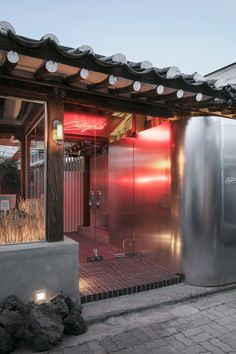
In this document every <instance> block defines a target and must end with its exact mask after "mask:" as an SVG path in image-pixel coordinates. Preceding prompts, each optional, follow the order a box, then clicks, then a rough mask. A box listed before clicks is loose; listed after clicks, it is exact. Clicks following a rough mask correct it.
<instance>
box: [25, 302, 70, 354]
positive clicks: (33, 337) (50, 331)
mask: <svg viewBox="0 0 236 354" xmlns="http://www.w3.org/2000/svg"><path fill="white" fill-rule="evenodd" d="M28 316H29V323H30V328H31V334H29V336H28V339H29V341H30V343H31V345H32V346H33V348H34V350H35V351H38V352H39V351H46V350H49V349H51V348H52V347H53V346H54V345H55V344H57V343H58V342H59V341H61V339H62V337H63V333H64V326H63V324H62V317H61V315H59V314H57V313H55V311H54V307H53V305H51V304H50V303H46V304H41V305H37V304H33V303H32V304H31V306H30V310H29V315H28Z"/></svg>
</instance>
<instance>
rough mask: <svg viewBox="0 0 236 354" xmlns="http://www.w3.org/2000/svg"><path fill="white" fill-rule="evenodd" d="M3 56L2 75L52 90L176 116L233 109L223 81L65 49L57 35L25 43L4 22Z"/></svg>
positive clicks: (0, 30) (0, 40)
mask: <svg viewBox="0 0 236 354" xmlns="http://www.w3.org/2000/svg"><path fill="white" fill-rule="evenodd" d="M9 52H11V54H9ZM0 53H2V59H1V60H0V63H1V66H0V72H1V73H2V74H3V75H4V74H9V73H10V74H11V75H12V76H14V77H25V78H27V79H33V80H36V81H38V82H42V81H44V82H45V81H46V82H49V83H50V84H51V85H56V84H58V83H60V84H63V85H65V87H70V88H72V89H81V88H82V89H88V90H90V91H93V92H99V93H102V94H106V95H109V96H116V97H117V96H118V97H126V98H129V99H131V100H137V101H140V102H145V103H147V104H150V103H152V104H158V105H167V106H169V107H171V108H172V109H173V111H174V110H175V109H183V111H184V110H185V108H186V109H187V110H188V109H189V110H190V111H194V110H196V111H199V109H205V110H206V109H208V110H209V108H211V107H213V108H214V109H216V108H217V109H218V108H219V110H222V111H223V110H225V109H227V111H230V110H231V111H232V112H233V111H234V109H235V107H234V105H235V104H236V98H235V93H234V88H232V87H231V86H230V85H226V84H225V83H223V85H224V86H222V80H212V79H211V80H207V79H206V78H205V77H204V76H202V75H200V74H198V73H197V72H195V73H193V74H190V75H187V74H183V73H182V72H181V71H180V70H179V69H178V68H177V67H166V68H158V67H154V66H152V64H151V63H150V62H149V61H146V60H145V61H142V62H137V63H136V62H132V61H129V60H127V59H126V57H125V55H123V54H120V53H119V54H114V55H110V56H103V55H100V54H96V53H94V51H93V49H92V48H91V47H90V46H88V45H82V46H80V47H78V48H69V47H65V46H62V45H60V44H59V40H58V38H57V37H56V36H55V35H53V34H47V35H45V36H43V37H42V38H41V39H40V40H34V39H30V38H26V37H23V36H20V35H17V34H16V33H15V30H14V28H13V27H12V26H11V25H10V24H9V23H6V22H0ZM7 55H8V56H7ZM14 55H15V57H14ZM11 56H12V57H11ZM8 57H9V58H8ZM30 58H31V60H29V59H30ZM33 58H34V60H33ZM9 59H10V60H9ZM9 61H10V64H12V65H9ZM11 62H13V63H11ZM14 62H15V63H14ZM14 64H15V65H14ZM9 67H10V70H9Z"/></svg>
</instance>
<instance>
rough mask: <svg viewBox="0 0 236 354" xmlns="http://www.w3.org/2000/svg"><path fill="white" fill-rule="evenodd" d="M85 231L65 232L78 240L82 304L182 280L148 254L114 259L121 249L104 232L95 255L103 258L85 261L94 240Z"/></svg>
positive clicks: (90, 252) (89, 254) (90, 251)
mask: <svg viewBox="0 0 236 354" xmlns="http://www.w3.org/2000/svg"><path fill="white" fill-rule="evenodd" d="M84 229H85V228H84ZM85 231H86V232H87V235H84V234H81V233H70V234H67V236H69V237H71V238H73V239H74V240H75V241H77V242H79V259H80V296H81V302H82V303H88V302H92V301H98V300H105V299H108V298H112V297H116V296H122V295H127V294H133V293H138V292H141V291H147V290H152V289H156V288H160V287H163V286H169V285H173V284H177V283H180V282H181V281H182V279H183V278H182V277H180V276H177V275H176V274H175V273H170V272H168V271H166V270H164V269H163V268H161V267H159V266H158V265H157V264H156V263H155V262H154V261H153V260H151V259H150V258H149V257H148V255H143V256H132V257H125V258H115V257H114V255H115V254H117V253H121V252H123V251H122V250H120V249H118V248H117V247H114V246H113V245H110V244H108V243H107V242H104V240H105V238H106V235H101V236H102V237H101V238H100V239H98V240H97V248H98V254H99V255H102V256H103V257H104V260H103V261H99V262H87V258H88V257H89V256H91V255H92V250H93V248H94V239H93V238H92V237H89V228H88V230H85ZM85 231H84V232H85ZM99 232H101V231H99Z"/></svg>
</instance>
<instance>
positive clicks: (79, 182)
mask: <svg viewBox="0 0 236 354" xmlns="http://www.w3.org/2000/svg"><path fill="white" fill-rule="evenodd" d="M234 92H235V91H234V87H233V86H230V85H223V86H222V84H221V81H220V80H218V79H214V78H213V79H212V78H209V79H206V78H205V77H203V76H201V75H199V74H198V73H194V74H192V75H185V74H183V73H181V72H180V71H179V69H178V68H176V67H168V68H161V69H160V68H156V67H153V66H152V64H151V63H150V62H148V61H143V62H139V63H134V62H129V61H127V59H126V57H125V56H124V55H122V54H115V55H111V56H102V55H98V54H95V53H94V52H93V50H92V48H91V47H89V46H87V45H84V46H81V47H79V48H76V49H72V48H67V47H64V46H61V45H60V44H59V41H58V39H57V37H56V36H54V35H51V34H50V35H46V36H44V37H43V38H42V39H41V40H33V39H29V38H25V37H22V36H20V35H17V34H15V30H14V28H13V27H12V26H11V25H10V24H9V23H7V22H1V23H0V243H1V246H0V260H1V269H0V281H1V284H2V285H3V288H2V289H4V290H3V291H2V292H1V296H2V297H4V296H6V295H9V294H10V293H15V294H17V295H20V296H22V297H23V298H25V299H32V298H33V297H34V296H35V294H36V295H37V294H39V293H40V296H47V297H50V296H52V295H54V294H55V293H57V292H58V291H60V290H63V291H64V292H66V293H67V294H69V295H73V296H76V295H78V290H79V289H78V269H80V270H81V279H82V281H81V292H82V295H83V301H91V299H95V300H96V299H102V298H107V297H111V296H113V295H122V294H127V293H131V292H136V291H141V290H146V289H150V288H154V287H158V286H162V285H165V284H167V285H168V284H171V283H175V282H178V281H180V280H181V279H182V278H181V275H183V274H184V275H185V278H186V281H187V282H188V283H190V284H194V285H207V286H208V285H219V284H227V283H230V282H234V281H236V271H235V267H234V264H235V254H236V240H235V228H236V221H235V220H236V218H235V213H236V188H235V184H236V156H235V153H234V151H235V147H236V146H235V145H236V140H235V133H236V123H235V120H234V119H233V118H235V115H236V106H235V94H234ZM77 241H78V243H77ZM78 245H79V246H78ZM78 248H79V254H80V267H78ZM92 261H94V262H92ZM132 269H133V273H132V271H131V270H132ZM114 270H115V271H116V272H117V271H118V273H112V272H113V271H114ZM143 270H144V271H143ZM101 273H102V276H101ZM128 275H130V278H129V277H128ZM99 276H101V278H99ZM106 277H107V278H106ZM145 277H146V278H145ZM102 278H103V279H104V278H106V279H108V280H107V282H108V283H109V284H108V285H109V286H110V288H109V286H108V288H107V289H105V290H104V288H103V285H104V284H103V285H102V284H101V282H102V280H101V279H102ZM134 278H135V279H134ZM95 279H100V280H101V282H100V283H99V282H98V283H97V285H96V286H97V290H96V291H95V293H96V294H95V293H94V294H93V291H92V290H91V289H90V288H89V287H90V284H91V283H92V282H93V281H95ZM86 288H87V292H86ZM83 289H84V292H83ZM106 290H107V291H106ZM46 294H47V295H46ZM92 295H93V296H92Z"/></svg>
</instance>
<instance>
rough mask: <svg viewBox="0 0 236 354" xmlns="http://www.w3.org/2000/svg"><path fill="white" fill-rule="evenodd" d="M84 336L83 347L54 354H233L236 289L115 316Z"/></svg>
mask: <svg viewBox="0 0 236 354" xmlns="http://www.w3.org/2000/svg"><path fill="white" fill-rule="evenodd" d="M78 338H79V342H80V343H79V344H78V345H77V346H73V347H70V348H66V347H65V346H64V347H63V348H61V349H58V350H57V351H54V354H75V353H80V354H105V353H120V354H149V353H157V354H169V353H175V354H200V353H204V354H208V353H213V354H224V353H232V354H233V353H236V290H231V291H227V292H222V293H219V294H214V295H210V296H208V297H206V298H199V299H197V300H195V301H194V302H189V303H185V304H178V305H172V306H164V307H162V308H156V309H151V310H147V311H142V312H138V313H133V314H129V315H124V316H120V317H118V318H111V319H108V320H107V321H105V322H103V323H100V324H93V325H90V326H89V329H88V332H87V333H86V334H84V335H82V336H80V337H78ZM76 350H77V351H76Z"/></svg>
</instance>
